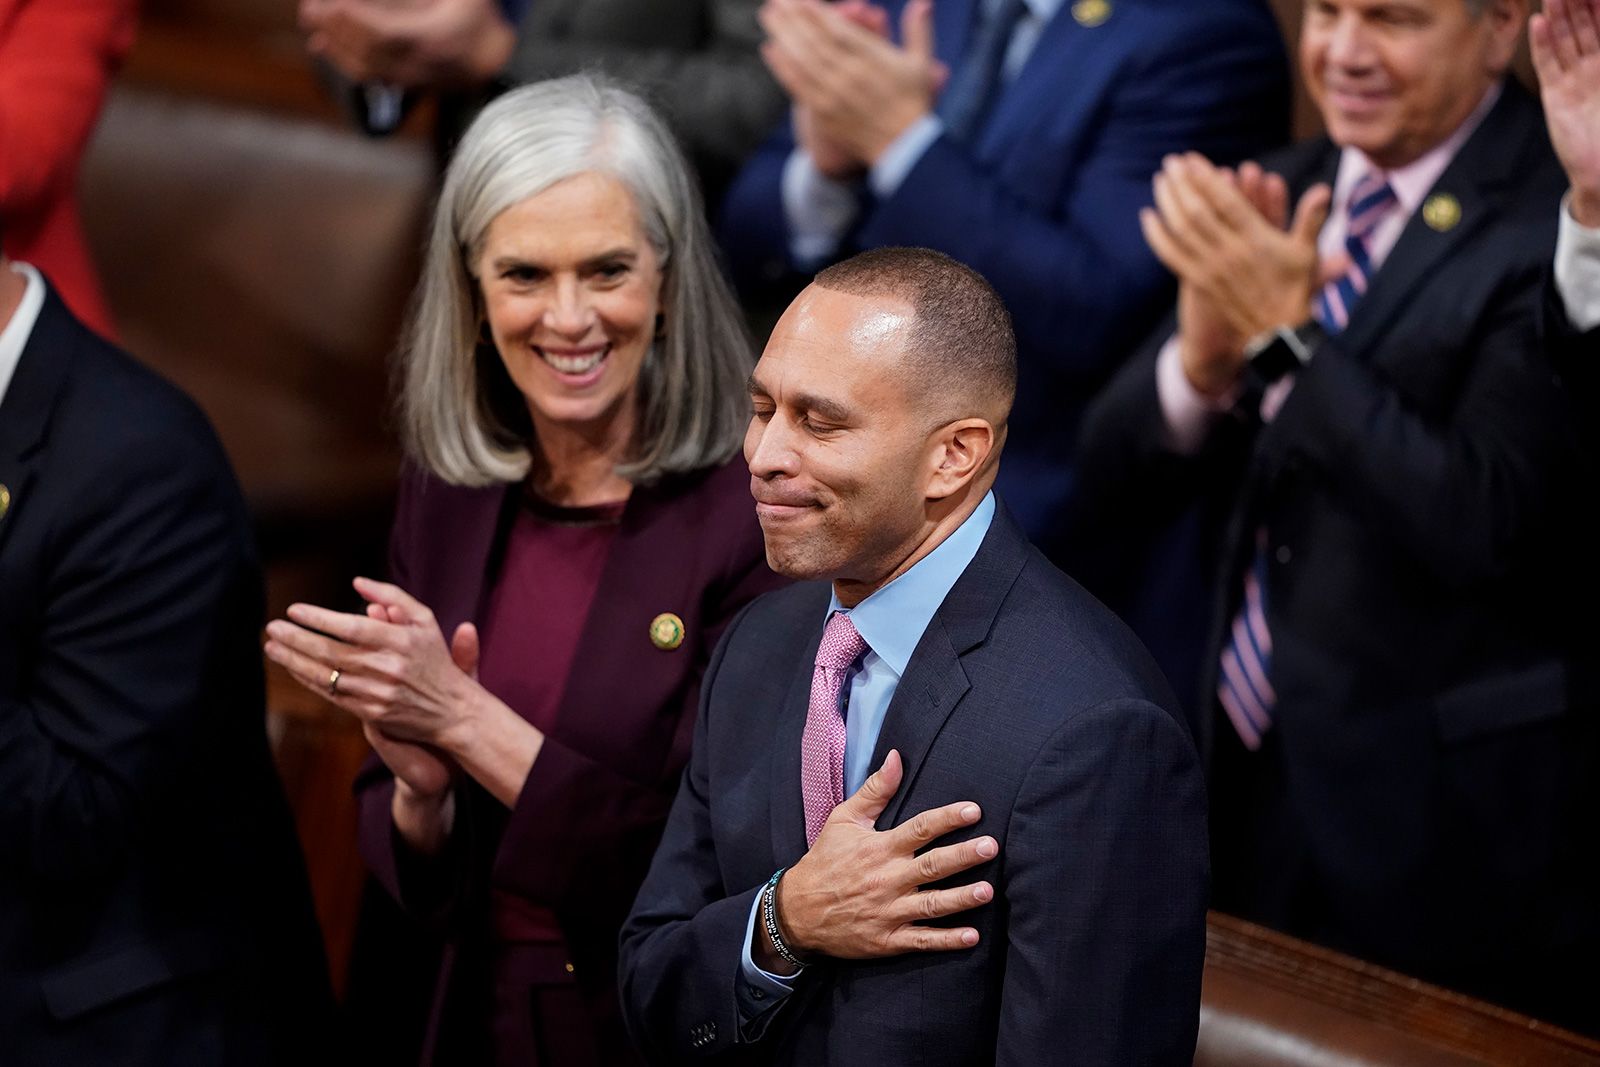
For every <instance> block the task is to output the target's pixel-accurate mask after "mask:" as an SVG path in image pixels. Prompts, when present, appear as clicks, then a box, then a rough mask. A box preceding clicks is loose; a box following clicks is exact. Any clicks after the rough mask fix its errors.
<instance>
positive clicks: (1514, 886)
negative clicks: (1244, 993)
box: [1083, 0, 1600, 1030]
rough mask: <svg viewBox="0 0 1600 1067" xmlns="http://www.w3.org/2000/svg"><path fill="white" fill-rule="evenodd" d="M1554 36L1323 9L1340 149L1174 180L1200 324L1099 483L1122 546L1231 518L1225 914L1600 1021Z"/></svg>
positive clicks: (1221, 793)
mask: <svg viewBox="0 0 1600 1067" xmlns="http://www.w3.org/2000/svg"><path fill="white" fill-rule="evenodd" d="M1397 10H1398V11H1400V12H1403V13H1404V15H1405V17H1403V18H1398V19H1397V18H1396V17H1395V12H1396V11H1397ZM1526 18H1527V5H1526V3H1525V2H1524V0H1405V2H1404V3H1402V4H1400V5H1394V4H1381V3H1373V2H1371V0H1317V3H1315V4H1313V5H1312V6H1311V7H1310V8H1309V9H1308V11H1307V14H1306V21H1305V25H1304V28H1303V30H1302V35H1301V45H1300V59H1301V65H1302V71H1303V74H1304V77H1305V79H1306V83H1307V85H1308V86H1309V88H1310V90H1311V96H1312V98H1313V99H1314V100H1315V101H1316V102H1317V104H1318V106H1319V108H1320V109H1321V111H1322V115H1323V118H1324V120H1325V122H1326V124H1327V130H1328V137H1327V138H1318V139H1316V140H1314V141H1311V142H1308V143H1306V144H1302V145H1299V146H1297V147H1295V148H1293V149H1290V150H1288V151H1287V152H1285V153H1283V154H1281V155H1279V156H1275V157H1270V158H1269V159H1267V160H1266V162H1265V164H1264V166H1265V168H1266V172H1263V170H1262V169H1261V168H1260V167H1256V166H1255V165H1253V164H1251V165H1247V166H1245V167H1242V168H1241V169H1240V170H1239V172H1238V173H1237V174H1236V175H1235V174H1234V173H1232V172H1229V171H1223V170H1220V169H1218V168H1217V167H1215V166H1214V165H1212V164H1211V163H1209V162H1207V161H1206V160H1204V159H1203V158H1201V157H1200V156H1198V155H1195V154H1188V155H1184V156H1181V157H1174V158H1173V159H1170V160H1168V161H1167V163H1166V164H1165V165H1164V166H1163V168H1162V170H1161V172H1160V173H1159V174H1158V175H1157V177H1156V179H1155V186H1154V193H1155V201H1156V206H1155V208H1153V209H1149V210H1147V211H1146V212H1145V213H1144V215H1143V225H1144V229H1145V233H1146V236H1147V238H1148V240H1149V241H1150V243H1151V246H1152V247H1153V248H1154V249H1155V250H1156V252H1157V254H1158V255H1160V257H1161V259H1162V261H1163V262H1164V263H1166V264H1167V265H1168V266H1170V267H1171V268H1172V270H1173V271H1174V272H1175V273H1176V274H1177V275H1178V277H1179V279H1180V288H1179V296H1178V303H1177V317H1176V327H1175V329H1174V328H1171V327H1169V328H1168V329H1167V330H1163V331H1162V332H1161V334H1160V336H1159V338H1158V341H1157V342H1156V343H1155V344H1154V345H1153V346H1152V347H1151V349H1150V350H1149V351H1148V352H1146V353H1145V354H1144V356H1143V357H1142V358H1140V359H1138V360H1136V361H1135V362H1133V363H1131V364H1130V365H1129V366H1128V367H1127V368H1126V369H1125V370H1124V371H1123V372H1122V373H1121V374H1120V375H1119V376H1118V378H1117V379H1116V380H1115V381H1114V382H1113V384H1112V386H1111V387H1110V388H1109V389H1108V390H1107V392H1106V393H1105V394H1104V395H1103V396H1102V397H1101V398H1099V399H1098V400H1097V401H1096V403H1095V406H1094V409H1093V411H1092V412H1091V413H1090V416H1089V418H1088V420H1087V423H1086V430H1085V439H1084V451H1083V466H1084V484H1085V497H1086V499H1088V500H1090V501H1092V502H1094V503H1095V504H1096V506H1097V509H1098V512H1099V514H1100V516H1101V517H1102V518H1103V520H1104V521H1106V522H1107V523H1108V524H1110V526H1111V527H1112V528H1113V529H1115V530H1117V531H1118V532H1119V533H1124V534H1125V533H1126V532H1127V531H1135V530H1139V529H1141V528H1148V527H1149V526H1151V525H1155V524H1160V523H1162V522H1164V521H1168V520H1170V519H1171V518H1172V517H1173V516H1174V515H1176V514H1178V513H1180V512H1181V511H1182V510H1183V509H1184V508H1185V507H1186V506H1188V505H1189V504H1190V503H1192V502H1194V501H1197V500H1198V501H1199V502H1200V503H1201V505H1202V506H1203V507H1206V508H1208V509H1209V510H1210V511H1211V513H1212V515H1213V517H1214V520H1215V521H1214V523H1213V525H1212V532H1213V534H1214V540H1213V542H1212V544H1211V545H1210V546H1209V547H1208V550H1207V551H1206V552H1204V553H1203V554H1202V555H1201V557H1200V559H1199V560H1198V562H1197V563H1196V566H1197V567H1201V568H1208V569H1209V568H1210V567H1212V566H1213V565H1214V564H1215V562H1216V561H1217V560H1220V561H1221V562H1222V571H1223V573H1222V576H1221V579H1220V581H1219V584H1218V586H1217V588H1216V593H1215V599H1214V602H1213V611H1212V628H1211V631H1210V639H1209V642H1210V643H1209V646H1208V649H1207V654H1206V665H1207V668H1208V669H1207V670H1206V671H1205V677H1206V679H1207V680H1206V682H1205V683H1204V684H1203V685H1202V686H1201V687H1200V688H1201V692H1200V696H1199V702H1200V706H1201V708H1202V713H1201V716H1200V732H1201V736H1202V740H1203V741H1204V742H1205V745H1204V747H1205V749H1206V751H1207V754H1208V756H1209V759H1210V762H1211V774H1212V842H1213V861H1214V865H1215V895H1214V900H1215V905H1216V907H1218V908H1219V909H1221V910H1224V911H1229V912H1232V913H1235V914H1239V915H1242V916H1245V917H1247V918H1251V919H1254V920H1256V921H1260V922H1263V923H1266V924H1268V925H1271V926H1273V927H1275V928H1277V929H1280V930H1284V931H1286V932H1289V933H1291V934H1295V935H1297V936H1301V937H1305V938H1308V939H1312V940H1315V941H1319V942H1321V943H1323V944H1327V945H1331V946H1334V947H1337V948H1340V949H1342V950H1344V951H1348V952H1351V953H1353V954H1356V955H1359V956H1361V957H1363V958H1365V959H1370V960H1375V961H1377V962H1380V963H1384V964H1386V965H1388V966H1391V967H1395V968H1397V969H1399V970H1402V971H1405V972H1407V973H1410V974H1416V975H1419V976H1422V977H1424V978H1428V979H1431V980H1433V981H1437V982H1439V983H1441V984H1444V985H1448V986H1451V987H1453V988H1459V989H1464V990H1466V991H1469V992H1472V993H1475V994H1477V995H1480V996H1486V997H1489V998H1492V999H1495V1000H1497V1001H1500V1002H1502V1003H1507V1004H1510V1005H1513V1006H1515V1007H1518V1008H1520V1009H1522V1010H1526V1011H1529V1012H1533V1013H1535V1014H1540V1015H1543V1016H1545V1017H1550V1018H1554V1019H1556V1020H1558V1021H1563V1022H1565V1023H1567V1024H1568V1025H1572V1026H1578V1027H1582V1028H1585V1029H1589V1030H1600V1014H1597V1010H1596V1006H1597V1005H1600V982H1597V981H1596V974H1595V970H1594V966H1593V961H1594V958H1595V955H1596V953H1597V952H1600V910H1597V909H1596V908H1595V906H1594V901H1595V900H1596V899H1597V897H1596V889H1597V885H1600V878H1597V856H1596V854H1595V851H1594V849H1593V847H1592V840H1593V825H1592V823H1593V815H1594V812H1595V810H1596V803H1597V801H1596V779H1595V774H1594V770H1595V766H1596V761H1597V757H1600V748H1597V745H1596V738H1597V730H1600V722H1597V721H1596V717H1595V710H1596V704H1595V700H1596V693H1595V692H1594V690H1593V686H1592V682H1591V681H1590V679H1591V678H1592V676H1593V669H1592V667H1590V666H1589V665H1588V664H1589V662H1590V661H1591V660H1592V658H1593V655H1592V644H1593V642H1592V640H1589V639H1587V638H1586V637H1585V635H1586V634H1590V633H1592V626H1586V625H1585V623H1584V621H1583V620H1584V619H1585V618H1586V617H1587V616H1588V614H1589V613H1590V611H1591V608H1592V596H1591V595H1589V594H1588V593H1586V592H1585V590H1587V589H1592V588H1593V583H1592V577H1591V576H1592V574H1593V573H1594V568H1593V566H1592V563H1591V557H1592V551H1590V550H1589V549H1588V547H1587V545H1586V544H1585V543H1584V540H1585V539H1586V538H1587V536H1588V535H1587V533H1585V532H1583V531H1584V529H1585V526H1586V524H1585V523H1583V522H1582V521H1581V519H1580V518H1579V517H1578V516H1577V515H1575V514H1574V511H1573V506H1574V502H1573V495H1574V486H1575V484H1585V483H1586V479H1584V478H1583V477H1582V476H1581V475H1580V473H1579V472H1580V471H1581V470H1583V469H1584V468H1585V467H1586V465H1587V458H1586V457H1585V456H1584V454H1583V450H1582V448H1581V446H1580V444H1579V440H1580V439H1579V435H1578V428H1577V423H1576V420H1575V418H1574V415H1573V412H1572V409H1571V406H1570V404H1569V400H1568V398H1567V397H1566V396H1565V395H1563V393H1562V391H1561V390H1560V388H1559V387H1558V385H1557V383H1555V382H1553V381H1552V376H1551V374H1550V372H1549V368H1548V365H1547V363H1546V361H1545V358H1544V353H1543V352H1542V350H1541V342H1540V338H1539V336H1538V332H1537V330H1536V328H1535V314H1536V310H1537V307H1538V302H1539V299H1540V294H1541V291H1542V289H1541V287H1542V284H1543V278H1544V274H1545V272H1546V270H1547V269H1548V265H1549V263H1550V259H1551V255H1552V251H1553V248H1554V238H1555V216H1556V207H1557V204H1558V202H1559V200H1560V197H1561V192H1562V188H1563V186H1564V185H1565V181H1564V176H1563V174H1562V172H1561V168H1560V167H1559V165H1558V164H1557V162H1556V158H1555V156H1554V154H1553V153H1552V152H1551V150H1550V144H1549V140H1548V138H1547V136H1546V132H1545V120H1544V117H1543V116H1542V115H1541V113H1540V109H1539V107H1538V105H1537V103H1536V101H1535V100H1534V99H1533V98H1532V97H1531V96H1530V95H1529V94H1528V92H1527V91H1526V90H1525V89H1524V88H1523V87H1522V86H1521V85H1520V83H1518V82H1517V81H1516V80H1515V79H1512V78H1507V77H1505V74H1506V71H1507V69H1508V67H1509V65H1510V63H1511V60H1512V57H1513V55H1514V53H1515V50H1516V47H1517V42H1518V40H1519V37H1520V34H1521V32H1522V28H1523V24H1524V22H1525V21H1526ZM1268 172H1270V173H1268ZM1325 220H1326V222H1325ZM1578 495H1579V496H1581V495H1582V494H1581V493H1580V494H1578Z"/></svg>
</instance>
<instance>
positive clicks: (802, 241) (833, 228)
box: [781, 148, 861, 270]
mask: <svg viewBox="0 0 1600 1067" xmlns="http://www.w3.org/2000/svg"><path fill="white" fill-rule="evenodd" d="M781 191H782V194H783V215H784V219H785V220H786V221H787V222H788V223H789V257H790V259H792V260H793V261H794V264H795V266H796V267H797V268H799V269H800V270H811V269H814V268H816V267H819V266H821V265H822V264H824V263H826V262H827V261H828V260H830V259H832V258H833V256H834V253H836V252H838V250H839V245H841V244H842V243H843V242H844V235H845V234H846V233H848V232H849V230H850V226H851V225H852V224H853V223H854V222H855V221H856V215H857V214H858V213H859V212H860V210H861V203H860V200H859V198H858V195H857V192H856V186H855V184H854V183H853V182H841V181H835V180H834V179H832V178H830V177H828V176H827V175H825V174H823V173H822V172H821V171H820V170H818V169H817V165H816V164H815V163H813V162H812V161H811V157H810V156H809V155H807V154H806V151H805V149H803V148H796V149H795V150H794V151H792V152H790V153H789V158H788V159H786V160H784V162H783V177H782V187H781Z"/></svg>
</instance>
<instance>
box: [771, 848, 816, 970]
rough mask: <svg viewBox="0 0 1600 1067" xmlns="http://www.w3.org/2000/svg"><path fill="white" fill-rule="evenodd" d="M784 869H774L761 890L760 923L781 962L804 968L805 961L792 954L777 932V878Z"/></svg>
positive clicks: (780, 876) (792, 951) (781, 875)
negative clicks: (765, 929) (764, 928)
mask: <svg viewBox="0 0 1600 1067" xmlns="http://www.w3.org/2000/svg"><path fill="white" fill-rule="evenodd" d="M785 870H787V868H785V867H779V868H778V869H777V870H776V871H774V872H773V873H772V877H771V878H769V879H767V886H766V888H765V889H763V890H762V891H761V924H762V925H763V926H765V927H766V928H767V937H768V938H770V939H771V940H772V947H773V949H775V950H776V951H777V953H778V955H779V956H780V957H781V958H782V959H783V962H785V963H787V964H788V965H789V966H791V967H798V968H800V969H802V970H804V969H805V963H804V962H803V961H802V960H801V959H800V957H799V956H796V955H795V954H794V950H793V949H791V948H790V947H789V946H788V945H786V944H784V941H783V935H782V934H780V933H778V908H777V904H776V901H777V899H778V879H779V878H782V877H783V872H784V871H785Z"/></svg>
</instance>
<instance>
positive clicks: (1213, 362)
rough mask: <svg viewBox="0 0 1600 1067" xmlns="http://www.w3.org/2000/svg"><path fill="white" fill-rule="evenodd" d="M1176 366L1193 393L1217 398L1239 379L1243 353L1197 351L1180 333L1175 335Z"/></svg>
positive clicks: (1242, 368) (1230, 388) (1231, 387)
mask: <svg viewBox="0 0 1600 1067" xmlns="http://www.w3.org/2000/svg"><path fill="white" fill-rule="evenodd" d="M1178 354H1179V357H1180V358H1179V360H1178V365H1179V366H1180V367H1181V368H1182V369H1183V376H1184V378H1185V379H1186V380H1187V381H1188V382H1189V385H1190V386H1191V387H1192V388H1193V389H1194V391H1195V392H1197V393H1199V394H1200V395H1201V396H1203V397H1208V398H1213V399H1214V398H1217V397H1221V396H1225V395H1227V393H1228V392H1229V391H1230V390H1232V389H1233V387H1234V386H1235V385H1236V384H1237V383H1238V381H1239V375H1240V373H1241V372H1242V371H1243V370H1244V354H1243V353H1242V352H1240V353H1232V352H1230V353H1227V354H1225V355H1224V354H1221V353H1208V354H1201V353H1199V352H1197V351H1196V350H1195V348H1194V345H1193V343H1192V342H1191V341H1190V340H1189V339H1188V338H1186V337H1184V336H1183V335H1182V334H1180V335H1179V336H1178Z"/></svg>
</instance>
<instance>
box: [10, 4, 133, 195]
mask: <svg viewBox="0 0 1600 1067" xmlns="http://www.w3.org/2000/svg"><path fill="white" fill-rule="evenodd" d="M137 21H138V4H137V0H0V213H3V214H7V215H9V214H12V213H15V212H20V211H21V210H22V209H24V208H30V207H34V206H35V205H37V204H38V202H39V201H41V200H42V199H43V198H45V197H48V196H50V195H52V194H53V193H54V191H55V190H57V189H59V188H61V187H64V186H70V185H71V184H72V182H73V181H74V179H75V175H76V173H77V167H78V160H79V158H80V157H81V156H82V155H83V150H84V146H85V145H87V144H88V141H89V135H90V133H92V132H93V131H94V125H95V120H96V119H97V118H98V117H99V114H100V107H101V104H102V103H103V102H104V100H105V95H106V90H107V87H108V86H109V85H110V82H111V77H112V75H113V74H114V73H115V72H116V69H117V67H118V65H119V64H120V63H121V61H122V57H123V56H124V55H125V54H127V51H128V49H129V48H130V47H132V45H133V38H134V31H135V28H136V26H137Z"/></svg>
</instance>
